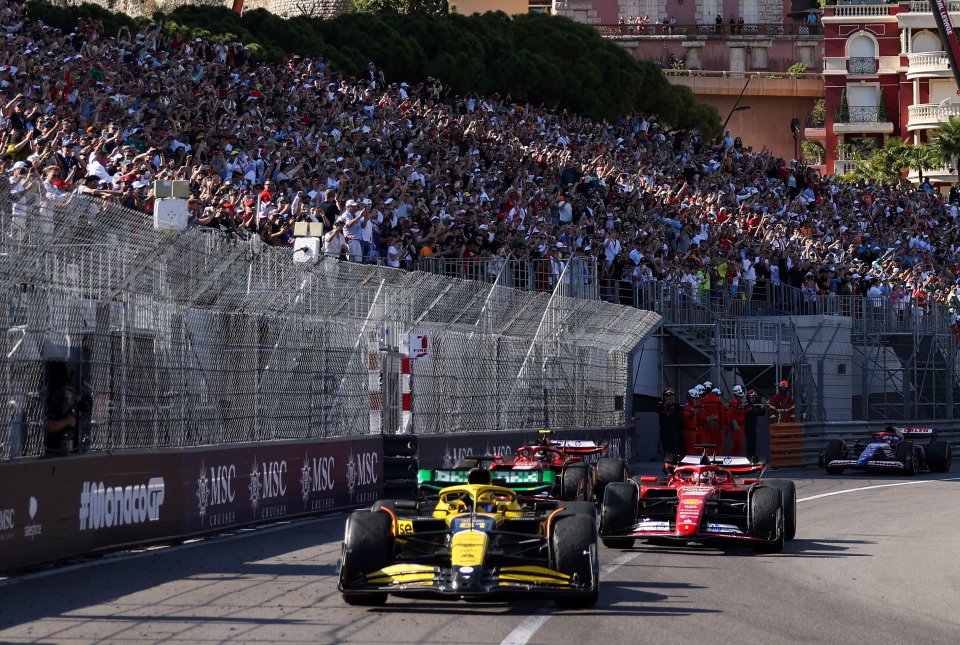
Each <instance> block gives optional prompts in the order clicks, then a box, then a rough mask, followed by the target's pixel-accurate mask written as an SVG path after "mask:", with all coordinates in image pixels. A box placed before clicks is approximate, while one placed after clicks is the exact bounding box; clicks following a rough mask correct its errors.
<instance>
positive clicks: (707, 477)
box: [700, 470, 713, 486]
mask: <svg viewBox="0 0 960 645" xmlns="http://www.w3.org/2000/svg"><path fill="white" fill-rule="evenodd" d="M700 483H701V484H704V485H707V486H709V485H710V484H712V483H713V472H712V471H710V470H701V471H700Z"/></svg>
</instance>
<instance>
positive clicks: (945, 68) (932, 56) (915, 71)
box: [907, 51, 953, 79]
mask: <svg viewBox="0 0 960 645" xmlns="http://www.w3.org/2000/svg"><path fill="white" fill-rule="evenodd" d="M907 58H908V59H909V60H910V66H909V67H908V68H907V78H908V79H914V78H938V77H943V78H949V77H950V75H951V74H952V73H953V72H952V71H951V70H950V59H949V58H947V53H946V52H942V51H941V52H923V53H920V54H908V55H907Z"/></svg>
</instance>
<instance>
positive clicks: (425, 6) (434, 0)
mask: <svg viewBox="0 0 960 645" xmlns="http://www.w3.org/2000/svg"><path fill="white" fill-rule="evenodd" d="M353 10H354V11H355V12H357V13H380V14H384V13H386V14H421V15H440V14H445V13H448V12H449V10H450V8H449V7H448V6H447V0H353Z"/></svg>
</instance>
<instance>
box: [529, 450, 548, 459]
mask: <svg viewBox="0 0 960 645" xmlns="http://www.w3.org/2000/svg"><path fill="white" fill-rule="evenodd" d="M533 458H534V459H536V460H537V461H550V451H549V450H547V449H546V448H539V449H537V451H536V452H534V453H533Z"/></svg>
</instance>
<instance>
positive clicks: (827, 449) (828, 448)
mask: <svg viewBox="0 0 960 645" xmlns="http://www.w3.org/2000/svg"><path fill="white" fill-rule="evenodd" d="M837 459H843V441H841V440H840V439H830V440H829V441H827V444H826V445H825V446H824V447H823V468H824V470H826V471H827V474H828V475H842V474H843V471H844V470H845V468H844V467H843V466H830V462H831V461H836V460H837Z"/></svg>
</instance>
